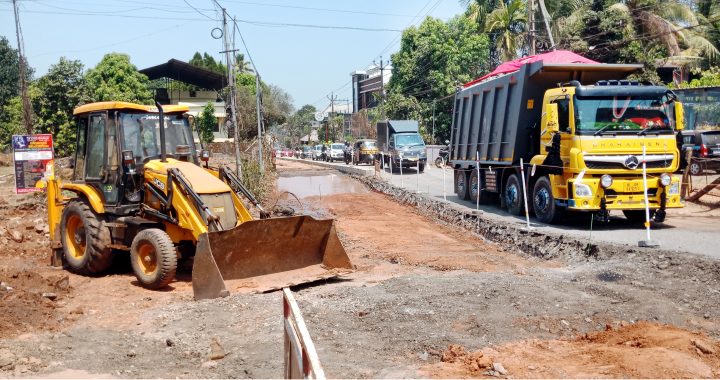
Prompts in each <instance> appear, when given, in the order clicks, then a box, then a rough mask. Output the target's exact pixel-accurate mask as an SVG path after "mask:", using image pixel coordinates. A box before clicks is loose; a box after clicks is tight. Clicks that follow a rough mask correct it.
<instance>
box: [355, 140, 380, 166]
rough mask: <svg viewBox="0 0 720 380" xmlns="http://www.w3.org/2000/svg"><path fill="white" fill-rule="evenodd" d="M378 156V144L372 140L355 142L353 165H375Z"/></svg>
mask: <svg viewBox="0 0 720 380" xmlns="http://www.w3.org/2000/svg"><path fill="white" fill-rule="evenodd" d="M377 154H378V149H377V142H376V141H375V140H370V139H362V140H358V141H355V145H353V164H355V165H359V164H370V165H375V156H377Z"/></svg>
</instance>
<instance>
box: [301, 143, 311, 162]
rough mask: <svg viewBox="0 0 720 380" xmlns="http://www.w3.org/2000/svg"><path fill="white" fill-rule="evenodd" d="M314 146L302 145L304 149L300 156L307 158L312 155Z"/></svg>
mask: <svg viewBox="0 0 720 380" xmlns="http://www.w3.org/2000/svg"><path fill="white" fill-rule="evenodd" d="M312 149H313V148H312V147H310V146H307V145H306V146H304V147H302V150H301V151H300V158H303V159H306V158H311V157H312Z"/></svg>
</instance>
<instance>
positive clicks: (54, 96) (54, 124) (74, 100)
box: [31, 57, 87, 156]
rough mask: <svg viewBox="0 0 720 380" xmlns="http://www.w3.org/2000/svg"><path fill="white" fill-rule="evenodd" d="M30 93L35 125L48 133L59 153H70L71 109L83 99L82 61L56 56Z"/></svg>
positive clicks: (72, 145)
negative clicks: (55, 60) (58, 58)
mask: <svg viewBox="0 0 720 380" xmlns="http://www.w3.org/2000/svg"><path fill="white" fill-rule="evenodd" d="M31 95H32V97H31V100H32V105H33V109H34V111H35V115H36V119H35V129H36V130H37V131H38V132H42V133H52V135H53V139H54V141H53V142H54V144H55V150H56V152H57V154H58V155H59V156H67V155H69V154H71V153H73V152H74V149H75V134H76V127H75V120H74V119H73V109H74V108H75V107H76V106H78V105H79V104H80V103H82V102H83V100H85V99H87V85H86V83H85V78H84V77H83V65H82V63H81V62H80V61H73V60H68V59H66V58H65V57H62V58H60V61H59V62H58V63H56V64H54V65H52V66H50V69H49V70H48V73H47V74H45V75H44V76H42V77H40V78H39V79H38V80H37V81H36V82H35V83H33V86H32V91H31Z"/></svg>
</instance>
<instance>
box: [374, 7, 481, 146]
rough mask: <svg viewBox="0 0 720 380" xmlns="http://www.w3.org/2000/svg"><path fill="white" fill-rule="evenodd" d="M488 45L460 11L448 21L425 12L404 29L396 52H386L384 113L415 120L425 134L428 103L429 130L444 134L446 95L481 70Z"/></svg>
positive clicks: (447, 118)
mask: <svg viewBox="0 0 720 380" xmlns="http://www.w3.org/2000/svg"><path fill="white" fill-rule="evenodd" d="M488 45H489V44H488V38H487V36H486V35H485V34H483V33H478V30H477V26H476V24H475V23H474V22H473V21H471V20H470V19H469V18H467V17H464V16H456V17H455V18H453V19H451V20H450V21H448V22H443V21H442V20H438V19H435V18H432V17H428V18H426V19H425V20H424V21H423V22H422V24H420V26H418V27H411V28H409V29H406V30H405V31H404V32H403V35H402V40H401V42H400V51H399V52H397V53H395V54H393V55H392V65H393V69H392V78H391V79H390V83H389V84H388V95H387V101H386V107H387V115H388V117H389V118H398V119H406V118H407V119H415V120H418V121H419V122H420V124H421V126H422V127H423V132H424V133H425V134H426V135H431V134H432V121H433V106H434V111H435V128H436V131H435V134H436V136H437V137H439V138H441V139H444V138H446V137H447V136H449V127H450V114H451V112H452V110H451V108H452V99H451V98H452V94H454V92H455V90H456V88H457V87H458V86H459V85H461V84H462V83H465V82H468V81H470V80H472V79H473V78H475V77H477V76H479V75H480V74H481V73H482V72H483V64H484V63H485V61H486V60H487V58H488ZM431 137H432V136H431Z"/></svg>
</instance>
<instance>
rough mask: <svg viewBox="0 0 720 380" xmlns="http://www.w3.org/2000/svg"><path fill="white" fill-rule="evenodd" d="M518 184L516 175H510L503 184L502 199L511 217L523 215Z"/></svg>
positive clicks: (520, 188) (523, 210)
mask: <svg viewBox="0 0 720 380" xmlns="http://www.w3.org/2000/svg"><path fill="white" fill-rule="evenodd" d="M520 182H521V181H520V178H518V176H517V174H511V175H510V177H508V179H507V182H506V183H505V191H504V193H503V197H504V199H505V205H507V209H508V212H509V213H511V214H513V215H520V216H522V215H524V214H525V203H524V201H523V189H522V185H521V184H520Z"/></svg>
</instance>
